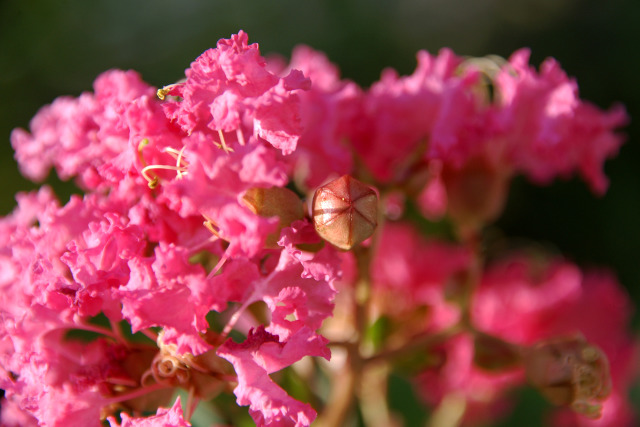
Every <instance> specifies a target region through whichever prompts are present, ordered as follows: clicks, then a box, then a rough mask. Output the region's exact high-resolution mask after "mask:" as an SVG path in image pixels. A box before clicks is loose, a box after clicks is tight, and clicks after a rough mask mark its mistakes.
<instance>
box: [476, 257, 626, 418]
mask: <svg viewBox="0 0 640 427" xmlns="http://www.w3.org/2000/svg"><path fill="white" fill-rule="evenodd" d="M630 317H631V304H630V302H629V298H628V296H627V295H626V294H625V293H624V291H623V290H622V288H621V287H620V285H619V284H618V283H617V281H616V280H615V278H614V277H613V276H612V275H611V274H610V273H606V272H587V273H582V272H580V270H579V269H578V268H577V267H576V266H574V265H572V264H569V263H567V262H562V261H557V262H551V263H548V262H546V261H543V260H538V262H536V261H535V260H533V259H527V258H523V257H521V258H513V259H510V260H507V261H505V262H502V263H501V264H498V265H496V266H494V267H492V268H490V269H489V270H488V271H487V273H486V274H485V276H484V278H483V281H482V283H481V285H480V287H479V288H478V290H477V292H476V294H475V297H474V300H473V305H472V321H473V322H474V324H475V325H476V326H477V327H478V328H479V329H480V330H482V331H485V332H487V333H490V334H493V335H497V336H499V337H501V338H503V339H505V340H507V341H509V342H514V343H517V344H524V345H530V344H533V343H535V342H537V341H540V340H545V339H548V338H552V337H558V336H560V337H561V336H566V337H570V336H575V335H576V334H581V335H582V336H584V338H585V339H586V341H587V342H589V343H591V344H593V345H596V346H598V347H599V348H600V349H601V350H602V351H603V352H604V353H605V354H606V356H607V358H608V360H609V365H610V371H611V379H612V383H613V391H612V395H611V396H610V397H609V399H608V400H606V401H605V402H604V403H603V416H602V417H601V418H600V419H598V420H589V419H587V418H585V417H582V416H580V415H577V414H565V415H564V416H562V417H560V418H558V419H559V420H562V423H564V424H562V425H572V426H591V425H593V426H612V427H613V426H630V425H632V423H633V420H634V417H633V415H632V411H631V409H630V406H629V403H628V401H627V398H626V395H627V390H628V388H629V387H630V385H631V382H632V380H633V378H634V377H635V376H636V374H637V367H636V366H635V364H634V360H635V358H636V357H637V354H638V351H637V345H636V343H634V340H633V338H632V337H631V335H630V333H629V330H628V329H627V328H628V324H629V320H630ZM610 406H611V408H610ZM612 408H615V409H612Z"/></svg>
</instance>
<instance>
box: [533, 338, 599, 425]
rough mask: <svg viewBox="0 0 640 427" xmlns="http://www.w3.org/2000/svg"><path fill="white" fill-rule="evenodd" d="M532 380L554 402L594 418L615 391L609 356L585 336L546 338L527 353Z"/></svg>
mask: <svg viewBox="0 0 640 427" xmlns="http://www.w3.org/2000/svg"><path fill="white" fill-rule="evenodd" d="M525 369H526V372H527V377H528V379H529V382H531V384H533V385H534V386H535V387H536V388H537V389H538V390H539V391H540V392H541V393H542V394H543V395H544V396H545V397H546V398H547V399H548V400H549V401H550V402H551V403H554V404H556V405H563V406H569V407H571V409H573V410H574V411H576V412H578V413H581V414H583V415H585V416H587V417H590V418H598V417H599V416H600V414H601V410H602V404H601V402H602V401H603V400H604V399H605V398H606V397H607V396H608V395H609V394H610V393H611V376H610V373H609V362H608V361H607V357H606V356H605V354H604V353H603V352H602V350H600V349H599V348H597V347H595V346H593V345H592V344H589V343H588V342H587V341H585V339H584V338H583V337H581V336H577V337H565V338H556V339H552V340H549V341H542V342H539V343H537V344H535V345H534V346H532V347H530V348H529V349H528V350H527V351H526V354H525Z"/></svg>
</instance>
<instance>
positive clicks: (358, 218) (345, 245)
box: [312, 175, 378, 251]
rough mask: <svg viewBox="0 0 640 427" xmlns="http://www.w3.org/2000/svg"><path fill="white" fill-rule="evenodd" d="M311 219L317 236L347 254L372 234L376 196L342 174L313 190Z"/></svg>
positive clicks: (376, 207) (363, 185) (371, 189)
mask: <svg viewBox="0 0 640 427" xmlns="http://www.w3.org/2000/svg"><path fill="white" fill-rule="evenodd" d="M312 216H313V223H314V225H315V228H316V231H317V232H318V234H319V235H320V237H322V238H323V239H324V240H326V241H327V242H329V243H331V244H332V245H334V246H337V247H338V248H340V249H343V250H346V251H348V250H349V249H351V248H353V247H354V246H355V245H357V244H358V243H360V242H362V241H363V240H366V239H367V238H369V237H370V236H371V235H372V234H373V232H374V231H375V229H376V226H377V225H378V222H377V217H378V194H377V193H376V192H375V190H374V189H373V188H371V187H369V186H368V185H366V184H364V183H362V182H360V181H358V180H356V179H354V178H352V177H350V176H349V175H344V176H342V177H340V178H338V179H336V180H334V181H331V182H329V183H328V184H325V185H323V186H321V187H320V188H318V189H317V190H316V192H315V194H314V196H313V202H312Z"/></svg>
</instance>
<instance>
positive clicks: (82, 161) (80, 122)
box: [11, 70, 154, 189]
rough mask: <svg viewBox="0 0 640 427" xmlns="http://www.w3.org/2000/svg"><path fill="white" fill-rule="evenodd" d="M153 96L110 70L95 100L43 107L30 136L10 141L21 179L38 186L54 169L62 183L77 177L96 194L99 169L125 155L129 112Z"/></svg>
mask: <svg viewBox="0 0 640 427" xmlns="http://www.w3.org/2000/svg"><path fill="white" fill-rule="evenodd" d="M153 92H154V90H153V88H152V87H151V86H149V85H147V84H146V83H144V82H143V81H142V80H141V79H140V77H139V76H138V74H137V73H135V72H133V71H127V72H125V71H118V70H112V71H108V72H105V73H103V74H102V75H100V76H99V77H98V78H97V79H96V81H95V84H94V94H90V93H84V94H82V95H81V96H80V97H79V98H75V99H74V98H68V97H65V98H58V99H57V100H56V101H55V102H54V103H53V104H51V105H49V106H46V107H43V108H42V109H41V110H40V111H39V112H38V114H37V115H36V116H35V117H34V118H33V120H32V121H31V125H30V127H31V134H29V133H27V132H26V131H24V130H22V129H16V130H15V131H14V132H13V133H12V135H11V144H12V146H13V148H14V150H15V151H16V159H17V160H18V163H19V164H20V167H21V171H22V173H24V174H25V176H27V177H29V178H31V179H34V180H37V181H42V180H43V179H44V178H45V177H46V175H47V173H48V171H49V168H50V167H52V166H54V167H55V168H56V171H57V172H58V174H59V175H60V177H61V178H62V179H69V178H70V177H74V176H77V177H78V183H79V184H80V185H81V186H82V187H83V188H87V189H93V188H96V187H97V186H99V185H100V184H101V182H102V179H101V178H100V177H99V172H98V168H99V167H100V166H102V165H103V164H104V163H105V160H109V159H111V158H114V157H116V156H119V155H121V153H123V152H126V151H127V150H126V147H127V144H128V142H129V126H128V124H127V121H126V115H125V112H126V110H127V108H128V107H129V105H130V104H131V102H132V101H133V100H135V99H137V98H140V97H142V96H145V95H146V96H153Z"/></svg>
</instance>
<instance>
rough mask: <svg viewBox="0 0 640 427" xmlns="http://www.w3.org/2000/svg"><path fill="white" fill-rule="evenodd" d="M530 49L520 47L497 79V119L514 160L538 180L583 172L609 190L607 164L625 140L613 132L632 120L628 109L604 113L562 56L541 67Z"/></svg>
mask: <svg viewBox="0 0 640 427" xmlns="http://www.w3.org/2000/svg"><path fill="white" fill-rule="evenodd" d="M529 53H530V52H529V50H527V49H522V50H519V51H517V52H515V53H514V54H513V55H512V57H511V58H510V59H509V62H508V64H506V65H505V66H504V67H503V68H502V69H501V70H500V72H499V73H498V74H497V75H496V77H495V79H494V81H495V85H496V91H497V93H498V97H497V98H498V100H497V106H498V108H497V110H496V111H495V116H494V119H495V121H496V123H497V126H498V127H499V128H500V133H501V134H502V135H503V136H504V138H506V139H507V144H508V146H509V148H508V153H509V154H508V156H509V160H510V161H511V162H512V164H513V165H514V167H515V168H516V169H517V170H520V171H522V172H523V173H525V174H526V175H527V176H528V177H530V178H531V179H532V180H533V181H536V182H541V183H547V182H549V181H550V180H551V179H553V178H554V177H556V176H567V175H569V174H571V173H575V172H578V173H580V174H581V175H582V176H583V178H584V179H585V180H586V181H587V183H588V184H589V185H590V186H591V188H592V190H593V191H594V192H595V193H597V194H602V193H604V191H605V190H606V188H607V179H606V177H605V176H604V174H603V171H602V164H603V162H604V161H605V160H606V159H607V158H608V157H611V156H612V155H614V154H616V153H617V151H618V148H619V147H620V145H621V143H622V141H623V138H622V137H621V136H620V135H617V134H615V133H614V132H613V131H614V130H615V129H617V128H619V127H621V126H623V125H624V124H626V122H627V120H628V118H627V114H626V112H625V110H624V108H623V107H622V106H620V105H618V106H615V107H613V108H612V109H610V110H609V111H605V112H603V111H600V110H599V109H598V108H597V107H595V106H594V105H592V104H590V103H588V102H585V101H582V100H581V99H579V98H578V86H577V84H576V82H575V80H574V79H570V78H569V77H567V75H566V73H565V72H564V71H563V70H562V69H561V68H560V66H559V64H558V63H557V61H555V60H553V59H547V60H546V61H545V62H544V63H543V64H542V65H541V66H540V71H539V72H536V71H535V70H534V69H533V68H532V67H530V66H529V64H528V62H529Z"/></svg>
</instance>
